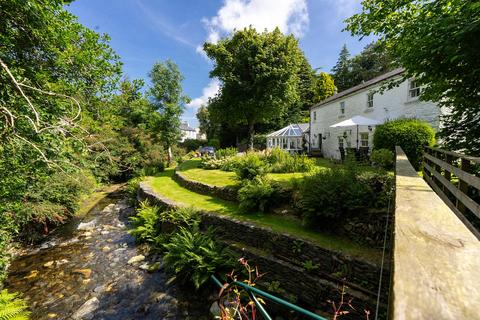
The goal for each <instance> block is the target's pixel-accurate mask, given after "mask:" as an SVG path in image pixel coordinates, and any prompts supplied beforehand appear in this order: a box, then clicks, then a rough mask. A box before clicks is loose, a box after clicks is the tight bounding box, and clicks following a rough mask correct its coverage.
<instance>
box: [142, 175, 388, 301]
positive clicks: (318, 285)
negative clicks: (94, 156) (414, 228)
mask: <svg viewBox="0 0 480 320" xmlns="http://www.w3.org/2000/svg"><path fill="white" fill-rule="evenodd" d="M137 199H138V200H139V201H142V200H145V199H148V200H150V201H151V202H152V204H155V205H157V206H160V207H163V208H166V209H174V208H177V207H179V206H182V205H181V204H179V203H176V202H174V201H172V200H170V199H167V198H165V197H163V196H161V195H159V194H158V193H156V192H155V191H153V189H152V188H151V186H150V185H149V184H148V182H141V183H140V185H139V189H138V192H137ZM200 214H201V225H202V228H207V227H210V226H211V227H214V229H215V232H216V235H217V236H218V237H219V238H221V239H222V240H223V242H225V243H227V244H229V246H230V247H231V248H234V249H235V251H236V252H239V251H241V252H243V253H244V254H246V256H247V257H252V258H253V259H252V260H254V261H255V264H256V265H257V266H258V267H259V268H260V270H261V271H262V270H265V271H268V274H270V275H272V274H274V275H275V279H277V280H280V282H281V283H289V284H291V283H292V282H295V283H296V285H295V286H293V287H292V286H290V285H289V286H288V289H289V292H291V293H292V294H294V295H296V296H297V297H298V298H299V299H300V301H302V302H304V303H307V304H310V305H311V306H315V305H319V302H320V301H323V302H325V301H324V298H325V297H326V294H325V293H326V292H330V294H331V293H332V292H334V291H335V290H336V289H338V287H341V285H342V284H343V283H344V284H345V285H346V286H348V287H349V288H350V289H349V293H350V294H351V295H352V296H353V297H355V298H356V299H357V300H360V301H362V303H363V304H366V305H368V306H369V307H370V310H373V309H372V306H374V301H375V299H376V295H377V294H376V288H377V285H378V276H379V273H380V268H379V266H377V265H375V264H373V263H370V262H367V261H364V260H362V259H359V258H356V257H355V258H354V257H351V256H348V255H345V254H343V253H340V252H337V251H334V250H329V249H325V248H321V247H319V246H317V245H315V244H313V243H312V242H310V241H308V240H305V239H301V238H296V237H293V236H292V235H289V234H284V233H279V232H275V231H273V230H271V229H269V228H266V227H262V226H257V225H254V224H252V223H248V222H246V221H241V220H238V219H235V218H232V217H227V216H224V215H219V214H215V213H211V212H206V211H200ZM239 246H240V248H241V249H239ZM248 246H250V247H251V248H250V249H249V248H248ZM298 248H300V249H299V250H296V249H298ZM258 251H260V252H262V253H263V254H261V255H259V254H258ZM260 258H261V259H260ZM309 260H310V261H312V263H313V264H314V265H319V266H320V268H319V269H321V270H318V271H313V272H310V273H307V272H306V271H305V270H304V268H303V267H302V265H303V263H302V262H305V261H309ZM274 265H277V266H278V265H281V266H283V267H282V270H281V272H280V273H278V272H276V271H275V269H274V268H273V269H272V266H274ZM287 275H288V276H287ZM343 278H348V279H349V280H351V281H354V282H353V283H349V282H346V281H344V280H343ZM384 278H385V279H384V280H385V281H388V278H389V274H388V272H384ZM307 279H308V281H307ZM312 279H316V280H314V281H312ZM312 282H313V283H312ZM326 283H328V284H329V285H330V288H325V284H326ZM386 296H387V291H386V290H385V292H382V297H386ZM328 298H329V299H331V298H332V296H331V295H330V296H329V297H328ZM322 299H323V300H322ZM381 300H382V306H381V309H383V308H384V307H385V303H386V300H385V299H383V298H382V299H381Z"/></svg>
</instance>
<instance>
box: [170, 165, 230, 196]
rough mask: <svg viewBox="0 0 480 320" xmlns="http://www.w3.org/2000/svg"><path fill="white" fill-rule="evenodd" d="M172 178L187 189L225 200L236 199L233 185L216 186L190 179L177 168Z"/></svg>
mask: <svg viewBox="0 0 480 320" xmlns="http://www.w3.org/2000/svg"><path fill="white" fill-rule="evenodd" d="M173 179H174V180H175V181H177V182H178V183H179V184H180V185H181V186H182V187H184V188H187V189H188V190H191V191H195V192H197V193H200V194H205V195H209V196H214V197H217V198H220V199H223V200H227V201H237V189H236V188H234V187H218V186H214V185H210V184H206V183H203V182H199V181H195V180H190V179H188V178H187V177H186V176H185V175H183V174H182V172H181V171H179V170H178V169H175V173H174V174H173Z"/></svg>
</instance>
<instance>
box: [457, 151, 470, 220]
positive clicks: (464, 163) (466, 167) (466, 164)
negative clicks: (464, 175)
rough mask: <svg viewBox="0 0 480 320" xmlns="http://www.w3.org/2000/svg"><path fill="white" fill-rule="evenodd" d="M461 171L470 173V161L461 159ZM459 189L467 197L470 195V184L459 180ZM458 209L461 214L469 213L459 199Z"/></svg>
mask: <svg viewBox="0 0 480 320" xmlns="http://www.w3.org/2000/svg"><path fill="white" fill-rule="evenodd" d="M460 161H461V169H462V171H464V172H468V173H469V172H470V168H471V164H470V160H468V159H465V158H461V159H460ZM458 189H459V190H460V191H461V192H463V193H464V194H465V195H468V183H467V182H465V181H463V180H462V179H458ZM456 207H457V208H458V210H460V212H461V213H463V214H465V213H466V212H467V208H466V207H465V205H464V204H463V203H462V202H461V201H459V200H458V199H457V205H456Z"/></svg>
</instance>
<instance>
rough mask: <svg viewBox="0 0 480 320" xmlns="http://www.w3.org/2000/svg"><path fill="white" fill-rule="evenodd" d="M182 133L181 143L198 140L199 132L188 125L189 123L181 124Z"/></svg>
mask: <svg viewBox="0 0 480 320" xmlns="http://www.w3.org/2000/svg"><path fill="white" fill-rule="evenodd" d="M180 131H181V132H182V136H181V138H180V142H184V141H185V140H186V139H197V132H196V131H195V129H194V128H192V127H190V126H189V125H188V122H182V123H181V124H180Z"/></svg>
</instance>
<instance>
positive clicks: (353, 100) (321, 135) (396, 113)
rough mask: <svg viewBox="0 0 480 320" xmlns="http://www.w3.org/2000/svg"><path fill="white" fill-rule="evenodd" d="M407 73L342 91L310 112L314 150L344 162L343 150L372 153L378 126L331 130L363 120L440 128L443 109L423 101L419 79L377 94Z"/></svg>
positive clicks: (311, 139)
mask: <svg viewBox="0 0 480 320" xmlns="http://www.w3.org/2000/svg"><path fill="white" fill-rule="evenodd" d="M402 73H403V69H396V70H393V71H390V72H388V73H385V74H383V75H381V76H379V77H376V78H374V79H371V80H369V81H367V82H364V83H362V84H359V85H357V86H355V87H353V88H350V89H347V90H345V91H342V92H340V93H338V94H335V95H333V96H332V97H330V98H328V99H326V100H324V101H322V102H320V103H318V104H316V105H314V106H312V107H311V108H310V133H309V135H310V138H309V141H310V150H311V151H312V153H313V152H320V151H321V153H322V155H323V156H324V157H327V158H335V159H340V158H341V150H346V149H347V150H348V148H356V145H357V141H356V140H357V135H358V139H359V141H358V145H359V147H360V148H363V149H364V150H371V148H372V142H373V133H374V132H375V126H358V133H357V132H356V131H357V126H352V127H337V128H332V127H331V126H332V125H334V124H337V123H339V122H342V121H344V120H347V119H349V118H352V117H354V116H362V117H366V118H369V119H373V120H377V121H379V122H380V123H383V122H385V121H386V120H389V119H390V120H391V119H396V118H402V117H405V118H417V119H421V120H425V121H427V122H428V123H429V124H430V125H431V126H432V127H433V128H434V129H435V130H438V127H439V124H440V115H441V110H440V108H439V107H438V106H437V105H436V104H435V103H433V102H427V101H420V100H419V96H420V94H421V88H420V87H419V85H418V83H417V82H416V81H415V79H408V80H405V81H403V82H401V83H400V85H399V86H397V87H394V88H392V89H389V90H386V91H384V92H383V93H380V92H377V90H378V89H379V88H380V87H381V85H382V84H384V83H385V81H387V80H392V79H400V78H401V76H402Z"/></svg>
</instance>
